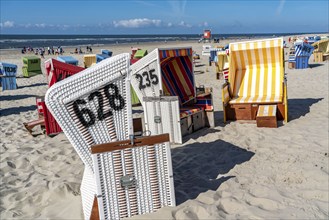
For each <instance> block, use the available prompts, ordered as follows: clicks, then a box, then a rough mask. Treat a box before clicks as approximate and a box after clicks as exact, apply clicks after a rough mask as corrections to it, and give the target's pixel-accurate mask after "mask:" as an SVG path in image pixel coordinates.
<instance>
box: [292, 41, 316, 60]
mask: <svg viewBox="0 0 329 220" xmlns="http://www.w3.org/2000/svg"><path fill="white" fill-rule="evenodd" d="M313 50H314V47H313V46H311V45H309V44H307V43H301V44H297V45H296V46H295V56H308V57H310V56H311V55H312V52H313Z"/></svg>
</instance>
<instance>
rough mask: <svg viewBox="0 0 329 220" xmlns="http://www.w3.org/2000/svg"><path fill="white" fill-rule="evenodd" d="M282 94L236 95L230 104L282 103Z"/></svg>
mask: <svg viewBox="0 0 329 220" xmlns="http://www.w3.org/2000/svg"><path fill="white" fill-rule="evenodd" d="M282 100H283V99H282V96H267V95H264V96H260V95H258V96H256V95H255V96H241V97H236V98H233V99H232V100H230V104H237V103H241V104H242V103H255V104H259V103H281V102H282Z"/></svg>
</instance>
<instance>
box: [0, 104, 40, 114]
mask: <svg viewBox="0 0 329 220" xmlns="http://www.w3.org/2000/svg"><path fill="white" fill-rule="evenodd" d="M34 110H37V107H36V105H30V106H21V107H13V108H7V109H1V110H0V116H1V117H2V116H7V115H13V114H20V113H22V112H27V111H34Z"/></svg>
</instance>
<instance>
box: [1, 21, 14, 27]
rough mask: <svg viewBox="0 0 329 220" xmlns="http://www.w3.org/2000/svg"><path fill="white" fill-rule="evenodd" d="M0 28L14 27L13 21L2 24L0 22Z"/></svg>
mask: <svg viewBox="0 0 329 220" xmlns="http://www.w3.org/2000/svg"><path fill="white" fill-rule="evenodd" d="M0 27H2V28H11V27H14V22H13V21H5V22H4V23H2V22H1V23H0Z"/></svg>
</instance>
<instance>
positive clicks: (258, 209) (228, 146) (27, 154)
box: [0, 37, 329, 219]
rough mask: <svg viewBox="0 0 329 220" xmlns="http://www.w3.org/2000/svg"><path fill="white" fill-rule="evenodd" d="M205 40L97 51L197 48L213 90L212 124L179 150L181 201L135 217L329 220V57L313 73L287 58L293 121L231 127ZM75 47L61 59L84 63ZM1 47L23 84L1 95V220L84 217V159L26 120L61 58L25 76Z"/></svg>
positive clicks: (175, 150)
mask: <svg viewBox="0 0 329 220" xmlns="http://www.w3.org/2000/svg"><path fill="white" fill-rule="evenodd" d="M287 39H288V37H284V40H286V41H287ZM245 40H248V39H245ZM234 41H244V39H241V40H234ZM229 42H233V41H229V40H225V41H222V42H220V43H219V44H214V43H211V45H212V46H213V47H214V46H218V45H221V46H225V45H226V44H227V43H229ZM203 45H204V44H203V43H197V42H191V41H183V42H179V41H175V42H166V43H165V42H163V43H140V44H133V45H132V44H122V45H120V44H119V45H102V46H98V47H97V46H95V47H93V52H94V53H100V49H109V50H111V51H113V55H116V54H120V53H123V52H126V53H130V52H131V47H138V48H141V49H146V50H148V51H149V52H151V51H152V50H153V49H155V48H157V47H159V48H165V47H185V46H191V47H192V48H193V50H195V51H196V52H197V53H198V54H200V57H201V59H200V60H198V61H197V63H196V64H195V67H194V72H195V79H196V84H197V86H199V85H204V86H206V87H212V88H213V96H214V108H215V128H212V129H209V128H204V129H202V130H199V131H197V132H195V133H193V134H191V135H189V136H186V137H184V143H183V144H182V145H173V146H172V151H171V153H172V160H173V171H174V185H175V196H176V203H177V206H176V207H165V208H162V209H160V210H159V211H157V212H155V213H152V214H147V215H142V216H134V217H132V219H328V218H329V205H328V204H329V149H328V131H329V129H328V121H329V114H328V109H329V106H328V103H329V99H328V98H329V97H328V95H329V94H328V86H329V85H328V75H329V61H325V62H322V63H314V62H313V55H312V56H311V57H310V68H307V69H288V63H287V62H286V63H285V73H286V77H287V81H288V99H289V101H288V103H289V122H288V123H286V124H283V123H279V127H278V128H275V129H271V128H257V126H256V124H255V123H240V122H228V123H226V124H224V123H223V107H222V100H221V99H222V98H221V85H222V84H223V83H224V80H223V79H221V80H217V79H216V73H215V66H214V65H212V66H209V64H208V56H201V51H202V46H203ZM289 46H291V45H289ZM45 47H47V45H45ZM74 49H75V47H65V48H64V50H65V53H64V55H71V56H74V57H75V58H77V59H78V60H79V66H83V54H80V55H76V54H71V52H73V51H74ZM82 49H83V51H86V50H85V48H82ZM0 53H1V54H0V60H1V61H2V62H7V63H13V64H16V65H18V74H17V75H18V78H17V84H18V87H19V88H18V89H17V90H6V91H0V102H1V114H0V115H1V128H0V129H1V130H0V139H1V152H0V181H1V186H0V193H1V194H0V197H1V198H0V212H1V215H0V219H82V218H83V212H82V204H81V196H80V184H81V179H82V174H83V169H84V166H83V163H82V161H81V160H80V158H79V156H78V155H77V153H76V152H75V151H74V149H73V147H72V146H71V144H70V143H69V141H68V140H67V138H66V137H65V135H64V134H63V133H61V134H59V135H57V136H55V137H52V138H51V137H48V136H46V135H45V134H42V131H41V130H40V129H39V128H37V130H36V131H35V133H40V135H37V136H35V137H33V136H31V135H30V134H29V133H28V132H27V130H26V129H25V128H24V126H23V123H24V122H29V121H32V120H35V119H37V118H38V115H37V110H36V103H35V97H37V96H43V95H45V93H46V91H47V89H48V85H47V82H46V76H45V69H44V61H45V60H47V59H48V58H56V57H57V56H55V55H45V59H42V69H43V74H42V75H37V76H34V77H31V78H23V77H22V65H23V62H22V57H23V56H25V55H24V54H21V52H20V50H1V52H0ZM288 53H289V48H286V49H285V54H288ZM285 59H286V60H287V59H288V55H286V56H285ZM38 129H39V130H38Z"/></svg>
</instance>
